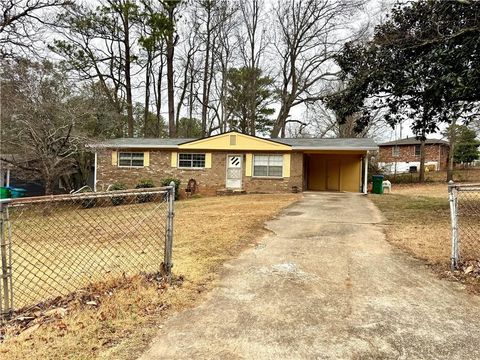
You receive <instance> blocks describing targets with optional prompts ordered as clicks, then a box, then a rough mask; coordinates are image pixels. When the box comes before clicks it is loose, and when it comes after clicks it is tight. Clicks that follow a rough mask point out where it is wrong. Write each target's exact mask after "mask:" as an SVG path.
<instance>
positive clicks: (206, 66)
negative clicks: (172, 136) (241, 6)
mask: <svg viewBox="0 0 480 360" xmlns="http://www.w3.org/2000/svg"><path fill="white" fill-rule="evenodd" d="M210 15H211V10H210V9H207V24H206V26H207V39H206V43H205V63H204V66H203V94H202V135H203V136H207V110H208V101H209V95H210V94H209V93H208V72H209V70H210V35H211V34H210V20H211V19H210Z"/></svg>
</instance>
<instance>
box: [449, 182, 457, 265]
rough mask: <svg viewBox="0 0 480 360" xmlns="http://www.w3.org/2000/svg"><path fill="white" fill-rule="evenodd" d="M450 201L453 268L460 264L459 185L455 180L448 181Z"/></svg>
mask: <svg viewBox="0 0 480 360" xmlns="http://www.w3.org/2000/svg"><path fill="white" fill-rule="evenodd" d="M448 201H449V203H450V219H451V223H452V255H451V270H452V271H454V270H455V269H456V268H457V266H458V221H457V220H458V218H457V215H458V214H457V187H456V186H455V183H454V182H453V180H450V181H449V182H448Z"/></svg>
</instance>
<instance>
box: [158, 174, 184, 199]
mask: <svg viewBox="0 0 480 360" xmlns="http://www.w3.org/2000/svg"><path fill="white" fill-rule="evenodd" d="M172 181H173V182H174V183H175V200H178V197H179V189H180V179H174V178H167V179H163V180H162V182H161V184H162V186H169V185H170V183H171V182H172Z"/></svg>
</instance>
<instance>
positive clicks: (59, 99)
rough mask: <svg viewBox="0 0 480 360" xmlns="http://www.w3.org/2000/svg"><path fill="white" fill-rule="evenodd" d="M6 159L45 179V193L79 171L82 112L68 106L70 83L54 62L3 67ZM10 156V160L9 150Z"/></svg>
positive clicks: (3, 122) (2, 120) (2, 101)
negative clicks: (77, 124) (77, 126)
mask: <svg viewBox="0 0 480 360" xmlns="http://www.w3.org/2000/svg"><path fill="white" fill-rule="evenodd" d="M2 69H3V71H2V73H1V81H2V84H1V85H2V94H1V96H2V97H1V103H2V107H3V111H2V113H1V122H2V124H3V126H2V133H1V135H2V156H1V160H2V161H4V162H7V163H10V164H12V165H14V166H15V167H16V168H17V169H20V170H21V171H23V172H24V173H25V174H27V175H30V176H31V177H36V178H41V179H42V180H43V183H44V187H45V193H46V194H51V193H52V192H53V188H54V183H55V181H58V179H59V178H60V177H61V176H63V175H66V174H69V173H71V172H72V170H73V169H74V167H75V161H76V160H75V157H74V155H75V154H77V152H78V151H79V148H80V144H81V138H80V137H79V136H78V134H76V133H75V122H76V118H77V115H76V114H77V112H76V111H75V109H73V108H72V106H71V104H68V103H67V100H68V99H69V97H70V84H68V83H67V82H66V81H65V77H64V75H63V74H61V73H60V72H58V71H56V70H55V69H54V67H53V66H52V65H51V64H50V63H43V64H35V63H30V62H28V61H20V62H19V63H5V62H4V63H2ZM7 151H8V152H10V153H11V154H10V156H6V155H5V154H6V152H7Z"/></svg>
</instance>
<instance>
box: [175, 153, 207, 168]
mask: <svg viewBox="0 0 480 360" xmlns="http://www.w3.org/2000/svg"><path fill="white" fill-rule="evenodd" d="M178 167H181V168H204V167H205V154H179V157H178Z"/></svg>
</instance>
